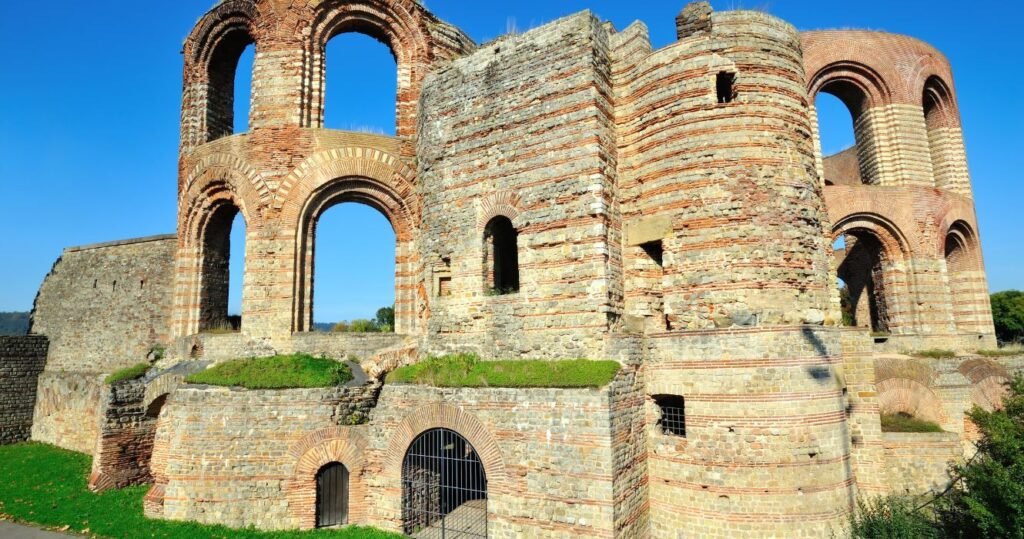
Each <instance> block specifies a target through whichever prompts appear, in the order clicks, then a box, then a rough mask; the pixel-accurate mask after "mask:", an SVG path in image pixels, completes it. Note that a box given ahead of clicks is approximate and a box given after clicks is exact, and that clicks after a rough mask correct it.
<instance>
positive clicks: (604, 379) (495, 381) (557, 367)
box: [387, 354, 621, 388]
mask: <svg viewBox="0 0 1024 539" xmlns="http://www.w3.org/2000/svg"><path fill="white" fill-rule="evenodd" d="M620 367H621V366H620V365H619V363H618V362H617V361H590V360H586V359H574V360H569V361H545V360H515V361H481V360H480V359H479V358H478V357H477V356H475V355H471V354H461V355H449V356H443V357H432V358H429V359H427V360H426V361H422V362H420V363H417V364H415V365H409V366H406V367H401V368H399V369H396V370H395V371H393V372H391V373H390V374H389V375H388V377H387V381H388V382H389V383H393V384H420V385H431V386H438V387H520V388H529V387H538V388H541V387H551V388H587V387H591V388H593V387H602V386H605V385H607V384H608V383H609V382H611V381H612V379H613V378H615V375H616V374H617V373H618V372H619V368H620Z"/></svg>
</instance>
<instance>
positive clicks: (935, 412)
mask: <svg viewBox="0 0 1024 539" xmlns="http://www.w3.org/2000/svg"><path fill="white" fill-rule="evenodd" d="M901 381H902V382H906V384H904V385H906V386H907V387H908V389H910V390H912V391H913V392H914V393H915V395H917V396H918V397H919V400H918V403H919V406H918V408H916V409H914V410H909V409H903V408H898V409H893V410H892V411H894V412H904V413H907V414H910V415H912V416H914V417H918V418H920V419H925V420H929V421H934V422H936V423H938V424H940V425H941V424H943V423H946V422H947V421H948V420H949V418H948V417H947V416H946V413H945V410H944V409H943V406H942V399H941V398H939V396H938V394H936V393H935V391H933V390H932V388H930V387H928V386H926V385H924V384H922V383H921V382H920V381H919V380H914V379H912V378H902V377H891V378H886V379H884V380H878V381H876V382H875V388H876V390H877V391H878V404H879V411H880V412H883V411H885V408H884V407H885V405H886V404H889V403H890V402H889V400H888V399H887V398H886V396H887V395H889V394H890V391H891V390H888V389H889V388H888V386H889V385H894V384H899V382H901ZM895 389H898V388H893V389H892V390H895ZM921 396H923V397H924V399H923V402H922V401H921V400H920V397H921ZM895 404H909V402H903V401H897V402H896V403H895ZM920 405H924V406H925V407H926V408H925V409H924V412H925V413H920V411H921V410H922V407H921V406H920Z"/></svg>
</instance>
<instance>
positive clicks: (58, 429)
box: [32, 370, 105, 454]
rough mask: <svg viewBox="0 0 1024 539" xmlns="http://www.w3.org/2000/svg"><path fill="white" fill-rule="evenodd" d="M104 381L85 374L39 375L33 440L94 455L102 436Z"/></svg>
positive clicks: (46, 372)
mask: <svg viewBox="0 0 1024 539" xmlns="http://www.w3.org/2000/svg"><path fill="white" fill-rule="evenodd" d="M104 378H105V375H103V374H97V373H83V372H61V371H49V370H47V371H44V372H43V373H42V374H40V375H39V386H38V390H37V392H36V407H35V412H34V417H35V420H34V421H33V423H32V439H33V440H35V441H37V442H44V443H48V444H53V445H56V446H58V447H63V448H65V449H70V450H72V451H78V452H80V453H89V454H91V453H92V452H93V450H94V449H95V447H96V437H97V436H98V435H99V419H100V416H99V411H100V407H101V406H102V403H103V401H102V400H101V399H102V394H103V379H104Z"/></svg>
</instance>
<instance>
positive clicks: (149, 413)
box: [146, 393, 167, 419]
mask: <svg viewBox="0 0 1024 539" xmlns="http://www.w3.org/2000/svg"><path fill="white" fill-rule="evenodd" d="M166 403H167V393H164V394H163V395H160V396H159V397H157V398H155V399H153V402H151V403H149V406H147V407H146V417H148V418H150V419H156V418H158V417H160V411H161V410H163V408H164V404H166Z"/></svg>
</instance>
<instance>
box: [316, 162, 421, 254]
mask: <svg viewBox="0 0 1024 539" xmlns="http://www.w3.org/2000/svg"><path fill="white" fill-rule="evenodd" d="M332 191H333V192H332ZM375 191H376V192H375ZM389 199H390V200H389ZM346 202H355V203H358V204H363V205H366V206H369V207H371V208H373V209H375V210H377V211H379V212H380V213H381V214H382V215H384V217H385V218H386V219H387V220H388V223H389V224H390V225H391V228H392V229H393V230H394V232H395V239H396V241H408V240H410V239H412V236H414V234H413V233H412V229H413V226H412V223H410V222H409V221H410V218H411V216H410V210H409V208H408V207H407V204H406V202H405V200H404V199H403V198H402V196H401V195H399V194H398V193H397V192H395V191H394V189H391V188H390V187H389V186H388V185H386V184H384V183H381V182H380V181H378V180H376V179H374V178H370V177H366V176H359V175H350V176H340V177H337V178H334V179H333V180H328V181H327V182H325V183H324V184H323V185H321V186H319V187H318V188H317V189H315V190H314V191H313V192H311V193H310V194H309V196H307V197H306V202H305V204H304V205H303V207H302V209H301V210H299V222H298V226H299V228H298V230H301V231H303V235H307V234H308V233H309V231H310V227H315V226H316V223H317V221H319V220H320V218H321V217H323V214H324V213H326V212H327V210H329V209H331V208H333V207H334V206H337V205H339V204H344V203H346ZM388 202H391V203H392V204H388Z"/></svg>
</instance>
